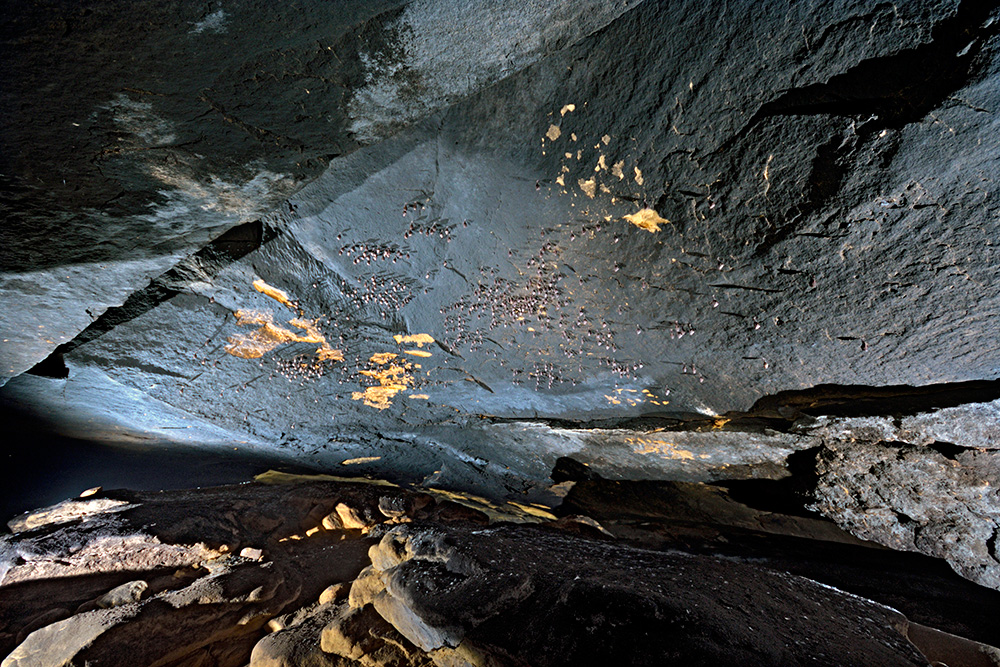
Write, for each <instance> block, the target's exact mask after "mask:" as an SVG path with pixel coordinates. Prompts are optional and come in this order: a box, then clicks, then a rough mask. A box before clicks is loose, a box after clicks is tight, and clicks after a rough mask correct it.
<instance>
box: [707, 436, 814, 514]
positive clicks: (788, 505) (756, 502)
mask: <svg viewBox="0 0 1000 667" xmlns="http://www.w3.org/2000/svg"><path fill="white" fill-rule="evenodd" d="M819 451H820V448H819V447H813V448H811V449H803V450H801V451H797V452H792V453H791V454H790V455H789V456H788V459H787V464H786V465H787V468H788V472H789V473H790V475H789V476H788V477H784V478H782V479H740V480H725V481H720V482H715V483H714V484H713V485H714V486H719V487H722V488H724V489H726V491H728V492H729V496H730V497H731V498H732V499H733V500H735V501H737V502H740V503H743V504H744V505H746V506H747V507H752V508H754V509H757V510H761V511H763V512H774V513H776V514H787V515H790V516H806V517H810V518H815V517H816V513H815V512H813V511H811V510H809V509H807V507H808V506H809V505H811V504H812V503H813V502H814V501H815V493H814V492H815V489H816V482H817V480H818V479H819V475H818V473H817V472H816V461H817V456H818V454H819Z"/></svg>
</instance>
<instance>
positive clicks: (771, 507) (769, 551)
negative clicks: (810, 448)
mask: <svg viewBox="0 0 1000 667" xmlns="http://www.w3.org/2000/svg"><path fill="white" fill-rule="evenodd" d="M808 455H809V453H808V452H801V453H800V454H799V457H798V460H797V461H796V462H795V467H796V470H798V471H800V472H802V473H803V474H808V472H809V470H810V462H809V460H808V458H809V456H808ZM574 464H575V465H574ZM581 465H582V464H579V463H576V462H572V461H562V462H561V463H558V464H557V466H556V469H555V470H554V471H553V476H554V477H555V476H558V477H560V478H561V479H567V476H568V478H569V479H571V480H572V479H575V480H578V481H577V482H576V484H575V485H574V486H573V488H572V489H571V490H570V492H569V494H568V495H567V496H566V498H565V500H564V502H563V503H562V505H561V506H559V507H558V508H557V509H556V513H557V514H558V515H559V516H563V517H568V516H572V515H584V516H587V517H590V518H592V519H595V520H597V521H598V522H599V523H600V524H601V525H602V526H603V527H604V528H605V529H607V530H608V531H609V532H610V533H611V534H612V535H614V536H615V537H616V538H618V539H619V540H621V541H624V542H626V543H630V544H632V545H634V546H639V547H643V548H647V549H655V550H666V551H669V550H681V551H685V552H688V553H696V554H706V555H714V556H721V557H724V558H727V559H734V560H738V561H743V562H753V563H755V564H759V565H763V566H764V567H767V568H770V569H773V570H777V571H781V572H789V573H792V574H796V575H800V576H803V577H806V578H808V579H812V580H814V581H818V582H821V583H824V584H827V585H829V586H834V587H836V588H839V589H841V590H844V591H847V592H849V593H853V594H855V595H859V596H862V597H865V598H868V599H870V600H874V601H876V602H879V603H881V604H884V605H888V606H890V607H893V608H895V609H898V610H899V611H901V612H902V613H903V614H904V615H906V616H907V618H909V619H910V620H913V621H915V622H918V623H922V624H925V625H928V626H931V627H934V628H938V629H941V630H944V631H946V632H950V633H953V634H956V635H959V636H961V637H966V638H969V639H974V640H976V641H980V642H985V643H987V644H989V643H991V642H993V643H995V642H996V624H995V619H996V618H997V617H998V616H1000V592H997V591H994V590H991V589H989V588H985V587H983V586H979V585H977V584H974V583H972V582H971V581H969V580H967V579H964V578H962V577H960V576H959V575H958V574H956V573H955V572H954V571H953V570H952V569H951V568H950V567H949V566H948V564H947V563H946V562H945V561H943V560H939V559H936V558H931V557H929V556H925V555H923V554H917V553H911V552H901V551H894V550H892V549H887V548H884V547H881V546H879V545H876V544H873V543H872V544H870V546H869V544H868V543H863V542H861V541H860V540H857V539H855V538H853V537H851V536H849V535H848V534H847V533H844V532H843V531H841V530H840V529H839V528H837V527H836V525H835V524H834V523H833V522H832V521H829V520H828V519H825V518H823V517H820V516H818V515H815V514H812V515H810V514H807V513H806V512H805V511H803V509H802V507H801V506H798V507H796V506H795V501H796V500H797V495H796V493H797V491H796V487H797V486H798V483H796V482H795V481H794V478H793V481H790V482H786V483H784V484H781V483H775V482H768V483H763V482H761V483H758V484H756V485H755V484H753V483H748V484H745V485H741V484H734V485H733V488H735V489H737V491H736V492H735V493H733V494H729V493H728V492H720V491H719V490H717V489H718V487H722V486H723V485H715V486H713V485H704V484H689V483H683V482H663V481H652V480H623V481H613V480H607V479H600V478H597V477H595V476H593V475H592V474H588V473H587V472H586V471H585V470H584V469H583V468H586V467H585V466H583V468H581V467H580V466H581ZM730 484H731V483H727V484H726V485H725V486H727V487H728V486H729V485H730ZM747 497H750V498H751V500H752V501H753V502H754V503H755V504H756V505H757V506H759V508H760V510H761V511H757V510H755V509H751V508H750V505H749V504H745V503H744V502H741V500H742V499H743V498H747ZM786 509H787V510H791V511H784V510H786Z"/></svg>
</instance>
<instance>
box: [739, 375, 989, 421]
mask: <svg viewBox="0 0 1000 667" xmlns="http://www.w3.org/2000/svg"><path fill="white" fill-rule="evenodd" d="M998 398H1000V379H998V380H972V381H969V382H945V383H941V384H932V385H925V386H921V387H914V386H911V385H890V386H885V387H870V386H866V385H834V384H822V385H818V386H816V387H812V388H810V389H804V390H798V391H782V392H778V393H777V394H773V395H771V396H765V397H763V398H761V399H759V400H758V401H757V402H756V403H754V405H753V407H752V408H750V412H749V414H751V415H756V416H758V417H781V416H784V417H786V418H794V416H795V415H796V414H804V415H810V416H819V415H826V416H831V417H867V416H877V415H886V416H892V415H912V414H917V413H919V412H928V411H931V410H935V409H941V408H950V407H955V406H959V405H963V404H965V403H988V402H990V401H995V400H997V399H998Z"/></svg>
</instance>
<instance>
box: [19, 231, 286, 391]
mask: <svg viewBox="0 0 1000 667" xmlns="http://www.w3.org/2000/svg"><path fill="white" fill-rule="evenodd" d="M277 234H278V232H277V231H276V230H274V229H272V228H271V227H268V226H265V225H264V223H262V222H261V221H260V220H255V221H253V222H246V223H243V224H241V225H237V226H236V227H233V228H232V229H230V230H228V231H226V232H225V233H224V234H222V235H221V236H219V237H217V238H216V239H215V240H214V241H212V242H211V243H209V244H208V245H206V246H205V247H204V248H202V249H201V250H199V251H198V252H196V253H194V254H193V255H191V256H190V257H187V258H185V259H184V260H182V261H181V262H179V263H178V264H177V265H176V266H174V268H172V269H170V270H169V271H166V272H165V273H162V274H160V275H159V276H158V277H156V278H154V279H153V280H152V281H150V283H149V285H147V286H146V287H144V288H143V289H141V290H138V291H136V292H133V293H132V294H131V295H129V297H128V298H127V299H126V300H125V303H123V304H122V305H120V306H117V307H114V308H109V309H107V310H106V311H104V313H103V314H102V315H101V316H100V317H98V318H97V319H96V320H94V321H93V322H92V323H91V324H90V326H88V327H87V328H86V329H84V330H83V331H81V332H80V333H79V334H77V336H76V337H75V338H73V340H70V341H68V342H66V343H63V344H62V345H60V346H59V347H57V348H56V349H55V351H54V352H52V354H50V355H49V357H48V358H46V359H44V360H43V361H41V362H39V363H38V364H37V365H36V366H35V368H33V369H32V371H34V370H35V369H36V368H39V369H42V370H45V369H48V370H49V371H50V372H51V371H52V370H53V369H56V368H57V366H56V364H57V363H60V364H62V365H63V368H65V363H63V361H62V360H63V358H64V356H65V355H66V354H68V353H69V352H72V351H73V350H75V349H76V348H78V347H80V346H81V345H83V344H84V343H87V342H89V341H92V340H94V339H95V338H99V337H100V336H103V335H104V334H106V333H107V332H109V331H111V330H112V329H114V328H115V327H117V326H119V325H121V324H124V323H126V322H129V321H131V320H134V319H135V318H137V317H139V316H141V315H144V314H145V313H148V312H149V311H151V310H152V309H154V308H156V307H157V306H159V305H160V304H161V303H163V302H164V301H167V300H168V299H171V298H173V297H175V296H177V295H178V294H180V293H181V292H182V291H183V286H184V285H185V284H186V283H187V282H189V281H190V279H191V278H192V277H197V278H198V279H200V280H205V279H208V278H212V277H213V276H215V275H216V274H217V273H218V272H219V271H221V270H222V269H223V268H224V267H226V266H227V265H229V264H231V263H232V262H234V261H236V260H238V259H240V258H241V257H244V256H246V255H248V254H250V253H251V252H253V251H254V250H257V249H258V248H260V247H261V246H262V245H263V244H265V243H267V242H268V241H270V240H271V239H273V238H275V237H276V236H277ZM50 360H51V361H50ZM56 360H58V362H57V361H56ZM32 371H29V372H32ZM33 374H34V375H44V373H42V372H39V373H33ZM45 377H66V375H62V376H53V375H45Z"/></svg>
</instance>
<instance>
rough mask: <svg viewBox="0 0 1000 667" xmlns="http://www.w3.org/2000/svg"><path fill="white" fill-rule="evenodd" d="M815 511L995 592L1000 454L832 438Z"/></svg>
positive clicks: (999, 575) (999, 581)
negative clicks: (939, 561)
mask: <svg viewBox="0 0 1000 667" xmlns="http://www.w3.org/2000/svg"><path fill="white" fill-rule="evenodd" d="M817 472H818V473H819V482H818V485H817V489H816V496H817V508H818V509H819V510H820V511H821V512H823V514H825V515H827V516H829V517H830V518H832V519H833V520H834V521H836V522H837V523H838V525H840V526H841V527H843V528H844V529H845V530H849V531H850V532H852V533H854V534H856V535H858V536H860V537H862V538H864V539H867V540H872V541H874V542H878V543H879V544H884V545H885V546H887V547H891V548H893V549H903V550H908V551H920V552H922V553H926V554H929V555H932V556H936V557H938V558H944V559H945V560H947V561H948V563H950V564H951V566H952V567H954V568H955V570H956V571H957V572H959V573H960V574H962V576H965V577H968V578H969V579H971V580H972V581H975V582H977V583H979V584H981V585H983V586H989V587H990V588H994V589H997V590H1000V552H998V551H997V546H996V545H997V538H998V536H1000V455H998V453H997V452H996V451H993V450H981V449H980V450H977V449H968V450H965V449H961V448H953V449H947V450H945V451H944V452H942V451H940V450H939V449H938V448H934V447H932V446H913V445H907V444H903V443H884V442H882V443H863V442H853V443H846V442H842V443H837V444H835V445H830V446H829V447H828V448H827V449H826V450H824V453H823V454H822V455H821V456H820V458H819V466H818V470H817Z"/></svg>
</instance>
